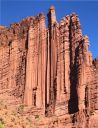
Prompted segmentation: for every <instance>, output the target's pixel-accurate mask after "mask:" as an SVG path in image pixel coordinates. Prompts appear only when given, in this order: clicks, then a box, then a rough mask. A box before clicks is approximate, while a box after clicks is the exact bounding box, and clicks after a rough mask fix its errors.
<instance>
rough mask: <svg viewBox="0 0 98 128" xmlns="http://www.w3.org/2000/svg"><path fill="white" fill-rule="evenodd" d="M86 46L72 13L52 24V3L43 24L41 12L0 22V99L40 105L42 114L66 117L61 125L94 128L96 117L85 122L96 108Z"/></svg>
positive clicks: (97, 70)
mask: <svg viewBox="0 0 98 128" xmlns="http://www.w3.org/2000/svg"><path fill="white" fill-rule="evenodd" d="M88 48H89V39H88V37H87V36H86V35H85V36H83V35H82V31H81V25H80V22H79V18H78V16H77V15H76V14H75V13H73V14H71V15H68V16H65V17H63V19H62V20H61V22H60V24H58V22H57V20H56V13H55V8H54V7H53V6H51V8H50V9H49V12H48V28H46V24H45V16H44V14H42V13H41V14H39V15H38V16H36V17H27V18H26V19H23V21H21V22H20V23H14V24H11V26H10V28H5V27H3V26H0V100H4V101H5V102H7V104H8V105H15V104H16V105H17V104H24V105H26V106H33V107H34V108H36V109H39V108H40V109H41V111H42V112H43V113H44V114H45V115H46V116H53V115H56V116H59V117H60V116H62V115H65V116H67V115H68V118H66V119H65V121H64V119H62V121H63V122H62V121H61V123H60V124H62V128H63V125H64V126H66V127H67V124H69V126H68V128H69V127H70V128H71V127H72V126H74V127H75V128H79V127H81V128H95V127H96V128H97V127H98V123H97V122H98V120H97V121H96V122H92V124H90V122H91V121H92V120H93V117H92V113H94V112H95V111H97V110H98V58H96V59H95V60H93V59H92V54H91V52H90V51H89V49H88ZM69 118H70V119H69ZM94 118H95V117H94ZM66 120H67V121H68V122H67V121H66ZM66 122H67V124H66ZM95 124H96V125H95ZM55 127H57V126H55ZM58 127H59V125H58ZM60 127H61V125H60Z"/></svg>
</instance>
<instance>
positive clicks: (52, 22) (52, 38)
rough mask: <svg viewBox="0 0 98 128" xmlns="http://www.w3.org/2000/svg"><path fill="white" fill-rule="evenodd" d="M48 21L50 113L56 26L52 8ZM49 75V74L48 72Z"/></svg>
mask: <svg viewBox="0 0 98 128" xmlns="http://www.w3.org/2000/svg"><path fill="white" fill-rule="evenodd" d="M48 21H49V55H48V57H49V59H48V60H49V61H48V63H50V64H49V67H48V69H49V70H50V74H47V75H50V77H49V78H48V80H49V79H50V85H49V84H48V86H49V87H50V99H49V100H50V101H49V102H50V104H52V107H53V109H52V111H54V104H55V98H56V97H55V95H56V73H57V48H56V47H57V44H56V43H57V42H56V40H55V24H56V14H55V8H54V7H53V6H51V7H50V9H49V13H48ZM48 73H49V72H48Z"/></svg>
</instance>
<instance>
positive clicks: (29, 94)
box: [24, 26, 34, 106]
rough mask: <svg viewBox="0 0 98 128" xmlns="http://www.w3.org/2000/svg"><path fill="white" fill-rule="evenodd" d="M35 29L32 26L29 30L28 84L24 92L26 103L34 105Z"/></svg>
mask: <svg viewBox="0 0 98 128" xmlns="http://www.w3.org/2000/svg"><path fill="white" fill-rule="evenodd" d="M33 39H34V29H33V27H32V26H31V27H30V28H29V32H28V49H27V60H26V84H25V92H24V104H25V105H28V106H31V105H32V88H33V87H32V85H33V84H34V83H32V82H34V81H32V77H34V76H33V75H32V72H33V71H32V68H34V67H33V64H32V57H33V56H32V51H33V52H34V50H33V49H34V41H33ZM33 79H34V78H33Z"/></svg>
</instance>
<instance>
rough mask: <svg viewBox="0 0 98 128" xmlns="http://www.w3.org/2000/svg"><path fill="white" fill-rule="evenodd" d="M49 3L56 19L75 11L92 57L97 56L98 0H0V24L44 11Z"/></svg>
mask: <svg viewBox="0 0 98 128" xmlns="http://www.w3.org/2000/svg"><path fill="white" fill-rule="evenodd" d="M51 5H54V6H55V8H56V14H57V20H58V22H60V20H61V19H62V17H63V16H65V15H68V14H71V13H72V12H75V13H77V14H78V16H79V18H80V23H81V28H82V32H83V35H85V34H86V35H88V36H89V40H90V50H91V51H92V53H93V58H96V57H98V1H97V0H95V1H94V0H86V1H84V0H76V1H75V0H0V25H4V26H9V25H10V24H11V23H13V22H19V21H21V20H22V19H23V18H25V17H27V16H35V15H37V14H38V13H40V12H44V14H45V15H46V16H47V12H48V9H49V7H50V6H51Z"/></svg>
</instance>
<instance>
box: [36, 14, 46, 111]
mask: <svg viewBox="0 0 98 128" xmlns="http://www.w3.org/2000/svg"><path fill="white" fill-rule="evenodd" d="M38 19H39V46H38V47H39V49H38V85H37V95H36V105H37V107H43V108H44V109H45V88H46V87H45V86H46V78H47V74H46V59H47V44H46V26H45V16H44V15H43V14H42V13H41V14H39V17H38Z"/></svg>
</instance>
